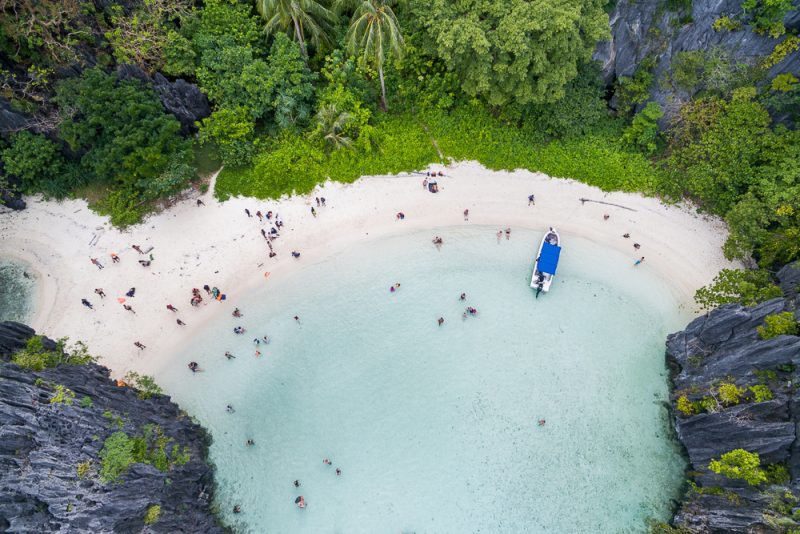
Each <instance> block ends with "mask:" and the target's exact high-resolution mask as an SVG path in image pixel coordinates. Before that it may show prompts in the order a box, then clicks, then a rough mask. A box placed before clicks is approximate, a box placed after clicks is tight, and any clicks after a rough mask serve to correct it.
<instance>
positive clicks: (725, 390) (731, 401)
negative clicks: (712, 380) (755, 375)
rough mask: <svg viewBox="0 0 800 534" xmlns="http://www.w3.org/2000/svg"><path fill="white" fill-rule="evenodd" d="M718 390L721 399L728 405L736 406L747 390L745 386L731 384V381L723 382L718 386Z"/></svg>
mask: <svg viewBox="0 0 800 534" xmlns="http://www.w3.org/2000/svg"><path fill="white" fill-rule="evenodd" d="M717 392H718V394H719V400H720V401H721V402H722V403H723V404H725V405H727V406H734V405H736V404H739V402H740V401H741V400H742V395H744V393H745V390H744V389H743V388H740V387H737V386H736V384H731V383H730V382H723V383H722V384H720V385H719V387H718V388H717Z"/></svg>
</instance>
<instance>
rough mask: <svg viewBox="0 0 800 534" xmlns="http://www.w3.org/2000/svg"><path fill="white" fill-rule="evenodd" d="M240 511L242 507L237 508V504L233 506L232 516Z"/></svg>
mask: <svg viewBox="0 0 800 534" xmlns="http://www.w3.org/2000/svg"><path fill="white" fill-rule="evenodd" d="M241 511H242V507H241V506H239V505H238V504H237V505H234V507H233V513H234V514H238V513H240V512H241Z"/></svg>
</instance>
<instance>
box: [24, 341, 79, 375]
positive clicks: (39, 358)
mask: <svg viewBox="0 0 800 534" xmlns="http://www.w3.org/2000/svg"><path fill="white" fill-rule="evenodd" d="M43 339H44V338H43V336H33V337H31V338H30V339H29V340H28V342H27V344H26V345H25V348H24V349H22V350H20V351H19V352H17V353H15V354H14V355H13V356H12V357H11V361H12V362H14V363H15V364H17V365H19V366H20V367H24V368H25V369H30V370H31V371H42V370H43V369H48V368H50V367H56V366H57V365H62V364H63V365H85V364H87V363H90V362H93V361H95V357H94V356H92V355H91V354H89V352H88V349H87V347H86V345H84V344H83V343H82V342H80V341H78V342H76V343H74V344H73V345H72V346H70V347H67V342H68V341H69V338H66V337H64V338H61V339H59V340H58V341H56V346H55V348H54V349H52V350H48V349H46V348H45V346H44V342H43Z"/></svg>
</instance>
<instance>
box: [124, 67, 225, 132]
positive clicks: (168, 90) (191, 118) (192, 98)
mask: <svg viewBox="0 0 800 534" xmlns="http://www.w3.org/2000/svg"><path fill="white" fill-rule="evenodd" d="M117 75H118V76H119V77H120V79H122V80H129V79H136V80H140V81H142V82H144V83H146V84H147V85H150V86H152V87H153V90H155V92H156V93H158V96H159V98H160V99H161V104H162V105H163V106H164V109H166V110H167V111H168V112H169V113H172V114H173V115H175V118H177V119H178V121H179V122H180V123H181V132H182V133H183V134H184V135H186V134H189V133H191V132H194V131H195V130H196V127H195V122H197V121H199V120H200V119H203V118H205V117H208V116H209V115H211V108H210V107H209V105H208V99H207V98H206V95H204V94H203V93H202V92H201V91H200V89H198V88H197V86H196V85H194V84H191V83H189V82H187V81H185V80H181V79H178V80H175V81H174V82H170V81H169V80H167V79H166V78H165V77H164V76H163V75H162V74H161V73H159V72H157V73H156V74H155V76H153V77H150V76H149V75H148V74H147V73H146V72H145V71H143V70H142V69H140V68H139V67H137V66H135V65H119V66H117Z"/></svg>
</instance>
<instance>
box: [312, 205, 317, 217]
mask: <svg viewBox="0 0 800 534" xmlns="http://www.w3.org/2000/svg"><path fill="white" fill-rule="evenodd" d="M311 215H313V216H314V217H316V216H317V210H315V209H314V206H311Z"/></svg>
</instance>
